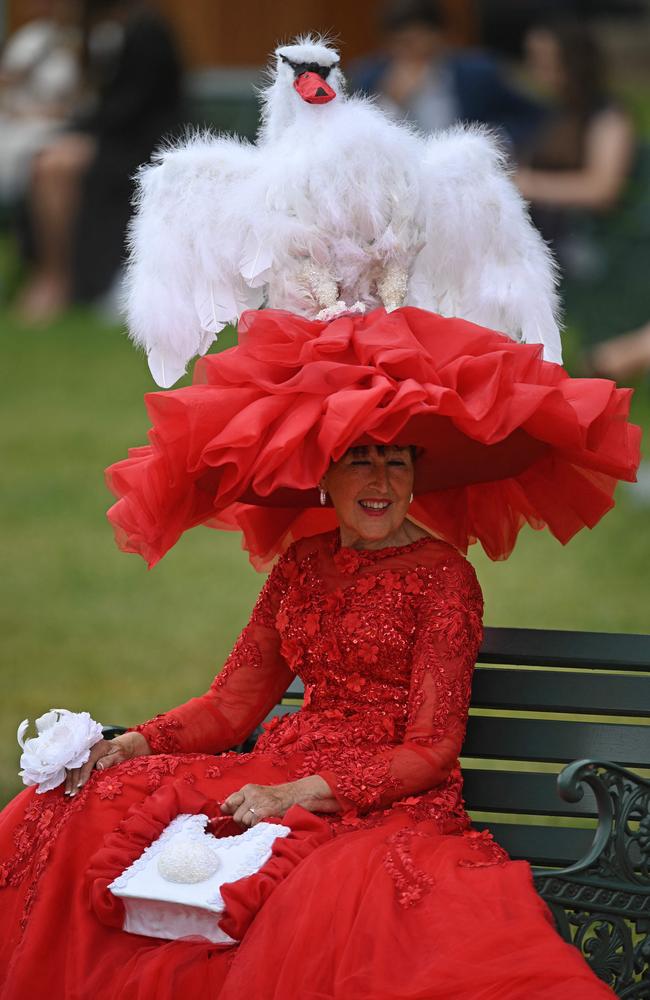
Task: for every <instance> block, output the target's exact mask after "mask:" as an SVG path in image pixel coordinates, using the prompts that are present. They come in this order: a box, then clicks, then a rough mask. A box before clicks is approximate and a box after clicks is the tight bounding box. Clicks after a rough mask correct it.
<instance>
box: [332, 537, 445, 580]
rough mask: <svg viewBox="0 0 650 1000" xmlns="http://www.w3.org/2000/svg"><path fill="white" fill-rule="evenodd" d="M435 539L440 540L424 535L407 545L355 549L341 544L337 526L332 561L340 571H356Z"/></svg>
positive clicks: (411, 550) (333, 539)
mask: <svg viewBox="0 0 650 1000" xmlns="http://www.w3.org/2000/svg"><path fill="white" fill-rule="evenodd" d="M435 541H439V539H436V538H434V537H433V535H423V536H422V538H417V539H416V540H415V541H414V542H409V543H408V544H407V545H387V546H386V547H385V548H383V549H353V548H350V547H348V546H345V545H341V532H340V531H339V529H338V528H337V529H336V531H334V532H333V534H332V540H331V542H330V552H331V555H332V561H333V562H334V565H335V566H336V568H337V569H338V571H339V572H340V573H356V572H357V570H359V569H361V567H362V566H371V565H373V563H376V562H380V561H381V560H382V559H387V558H388V557H389V556H394V555H398V554H399V555H402V554H404V553H406V552H413V551H414V550H416V549H419V548H421V547H422V546H424V545H428V544H429V542H435Z"/></svg>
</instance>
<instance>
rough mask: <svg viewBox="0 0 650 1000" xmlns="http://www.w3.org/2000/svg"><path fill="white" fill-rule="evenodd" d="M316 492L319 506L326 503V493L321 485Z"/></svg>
mask: <svg viewBox="0 0 650 1000" xmlns="http://www.w3.org/2000/svg"><path fill="white" fill-rule="evenodd" d="M318 494H319V496H320V505H321V507H324V506H325V504H326V503H327V493H326V491H325V490H324V489H323V487H322V486H319V487H318Z"/></svg>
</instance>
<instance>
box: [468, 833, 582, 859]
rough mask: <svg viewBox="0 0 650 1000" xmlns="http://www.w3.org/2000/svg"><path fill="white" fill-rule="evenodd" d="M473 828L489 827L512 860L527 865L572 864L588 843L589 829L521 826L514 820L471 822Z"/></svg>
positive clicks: (579, 856) (580, 855)
mask: <svg viewBox="0 0 650 1000" xmlns="http://www.w3.org/2000/svg"><path fill="white" fill-rule="evenodd" d="M474 825H475V826H476V828H477V829H479V830H484V829H486V828H487V829H489V830H491V831H492V834H493V836H494V839H495V840H496V842H497V843H498V844H500V845H501V847H504V848H505V849H506V851H507V852H508V854H509V855H510V857H511V858H512V859H513V860H515V861H520V860H525V861H529V862H530V863H531V865H551V866H558V867H559V866H565V865H570V864H573V863H574V861H576V860H577V859H578V858H581V857H582V856H583V855H584V854H586V852H587V851H588V850H589V848H590V847H591V844H592V841H593V839H594V831H593V830H583V829H579V828H578V827H550V826H543V827H541V826H526V825H524V824H523V823H522V824H521V826H518V825H516V824H515V823H475V824H474Z"/></svg>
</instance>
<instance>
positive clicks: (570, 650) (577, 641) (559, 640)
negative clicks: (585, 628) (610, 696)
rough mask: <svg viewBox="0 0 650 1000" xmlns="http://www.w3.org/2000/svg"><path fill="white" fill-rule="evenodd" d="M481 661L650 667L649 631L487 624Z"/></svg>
mask: <svg viewBox="0 0 650 1000" xmlns="http://www.w3.org/2000/svg"><path fill="white" fill-rule="evenodd" d="M478 659H479V663H503V664H519V665H526V666H531V667H576V668H578V669H580V668H586V669H588V668H590V667H591V668H594V669H595V668H605V669H607V668H608V667H609V668H612V667H614V668H617V669H618V670H650V635H632V634H627V635H625V634H615V635H612V634H610V633H608V632H569V631H566V632H565V631H560V630H555V629H535V628H486V629H485V635H484V638H483V644H482V646H481V651H480V653H479V658H478Z"/></svg>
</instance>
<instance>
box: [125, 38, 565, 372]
mask: <svg viewBox="0 0 650 1000" xmlns="http://www.w3.org/2000/svg"><path fill="white" fill-rule="evenodd" d="M283 57H285V58H283ZM286 59H289V60H291V62H293V63H309V64H317V65H319V66H322V67H323V68H324V69H327V82H328V84H329V85H330V86H332V87H333V89H334V90H335V91H336V94H337V96H336V98H335V99H334V100H332V101H331V102H330V103H328V104H322V105H311V104H308V103H306V102H305V101H303V100H302V98H301V97H300V95H299V94H298V93H297V92H296V90H295V88H294V82H295V75H294V70H293V69H292V67H291V65H290V64H289V63H287V62H286ZM262 96H263V119H262V126H261V129H260V135H259V138H258V142H257V144H255V145H251V144H248V143H245V142H240V141H239V140H236V139H226V138H222V137H216V136H213V135H211V134H209V133H207V134H199V135H196V136H194V137H193V138H191V139H190V140H189V141H187V142H185V143H184V144H183V145H181V146H178V147H175V148H169V149H167V150H165V151H163V152H161V153H160V154H159V155H158V156H157V157H156V159H155V161H154V163H153V164H152V165H151V166H147V167H144V168H143V169H142V170H141V172H140V174H139V179H138V185H139V186H138V196H137V211H136V214H135V217H134V220H133V223H132V226H131V231H130V248H131V256H130V264H129V270H128V316H129V326H130V331H131V336H132V337H133V339H134V340H135V342H136V343H137V344H139V345H141V346H142V347H144V348H145V350H146V351H147V354H148V357H149V365H150V367H151V370H152V373H153V375H154V378H155V379H156V381H157V382H158V383H159V384H161V385H164V386H169V385H172V384H173V383H174V382H175V381H176V380H177V379H178V378H180V376H181V375H182V374H183V373H184V371H185V369H186V366H187V363H188V362H189V361H190V359H191V358H192V357H194V356H195V355H196V354H202V353H205V351H206V350H207V349H208V347H209V346H210V344H211V343H212V341H213V340H214V338H215V337H216V335H217V334H218V332H219V330H221V329H222V328H223V326H225V324H226V323H228V322H235V321H236V320H237V319H238V317H239V315H240V314H241V312H242V311H243V310H244V309H251V308H258V307H259V306H260V305H261V304H262V302H263V301H264V300H266V301H267V302H268V304H269V305H270V306H273V307H275V308H281V309H289V310H292V311H294V312H297V313H299V314H301V315H305V316H308V317H312V318H313V317H315V316H317V315H319V313H320V312H321V310H322V309H323V307H324V305H328V306H329V305H332V303H330V302H327V303H326V302H324V301H322V300H321V299H319V291H318V287H319V286H318V283H316V284H315V283H314V282H313V281H311V282H310V280H309V274H310V273H313V272H314V271H316V272H317V273H318V275H320V276H322V275H326V276H327V277H328V282H327V284H328V287H329V288H332V287H333V288H334V291H335V297H336V293H337V292H338V299H339V302H338V303H337V304H338V305H343V304H344V303H347V304H348V305H351V304H352V303H355V302H360V303H362V304H363V305H365V306H366V307H367V308H374V307H375V306H377V305H380V304H381V296H380V292H379V291H378V288H379V289H382V288H383V287H384V286H382V280H381V279H382V275H384V276H385V275H386V274H387V273H390V274H397V275H402V276H403V278H404V282H403V284H404V287H405V288H406V287H407V280H408V287H407V294H406V299H405V301H406V304H410V305H415V306H419V307H421V308H424V309H430V310H433V311H436V312H440V313H442V314H443V315H446V316H460V317H462V318H465V319H468V320H472V321H473V322H476V323H479V324H482V325H484V326H488V327H491V328H493V329H497V330H501V331H502V332H504V333H506V334H508V335H509V336H511V337H513V338H515V339H521V340H524V341H527V342H529V343H541V344H543V346H544V355H545V357H546V358H547V360H551V361H560V360H561V349H560V337H559V330H558V322H557V309H558V306H557V296H556V292H555V284H556V275H555V270H554V265H553V261H552V258H551V255H550V253H549V251H548V249H547V248H546V246H545V245H544V243H543V241H542V239H541V237H540V236H539V234H538V233H537V232H536V230H535V229H534V228H533V226H532V224H531V222H530V220H529V218H528V213H527V211H526V207H525V204H524V202H523V201H522V199H521V197H520V196H519V194H518V193H517V191H516V188H515V187H514V185H513V183H512V181H511V180H510V178H509V176H508V170H507V166H506V163H505V158H504V156H503V154H502V152H501V150H500V148H499V146H498V144H497V143H496V141H495V140H494V138H493V137H491V136H490V134H489V133H488V132H487V131H485V130H482V129H480V128H477V127H466V126H461V127H457V128H454V129H451V130H449V131H447V132H443V133H440V134H437V135H434V136H431V137H424V136H421V135H419V134H418V133H416V132H415V131H414V130H412V129H411V128H409V127H408V126H405V125H403V124H398V123H397V122H395V121H393V120H392V119H390V118H389V117H387V116H386V115H385V114H383V113H382V112H381V111H380V110H379V109H378V108H376V107H375V106H374V104H373V103H372V102H371V101H369V100H365V99H363V98H360V97H347V96H346V94H345V84H344V79H343V76H342V74H341V72H340V70H339V68H338V53H337V52H336V50H335V49H333V48H332V47H331V46H328V45H327V44H325V43H324V42H323V41H321V40H319V39H318V38H314V37H311V36H307V37H305V38H301V39H298V41H297V42H296V44H294V45H291V46H282V47H280V48H279V49H277V50H276V65H275V67H274V69H273V71H272V74H271V82H270V84H269V86H268V87H267V88H266V89H265V90H264V91H263V95H262ZM310 269H311V270H310ZM399 283H400V282H399V280H398V282H397V284H398V285H399ZM384 300H385V297H384Z"/></svg>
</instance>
